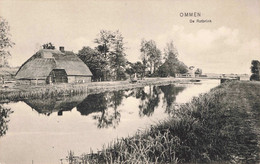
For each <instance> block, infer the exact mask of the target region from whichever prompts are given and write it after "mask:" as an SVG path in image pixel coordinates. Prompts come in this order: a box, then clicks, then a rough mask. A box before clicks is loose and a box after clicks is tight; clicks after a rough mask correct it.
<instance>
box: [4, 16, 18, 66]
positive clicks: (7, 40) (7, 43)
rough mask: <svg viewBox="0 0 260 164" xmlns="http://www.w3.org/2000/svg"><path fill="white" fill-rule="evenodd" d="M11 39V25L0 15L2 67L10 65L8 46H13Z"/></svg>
mask: <svg viewBox="0 0 260 164" xmlns="http://www.w3.org/2000/svg"><path fill="white" fill-rule="evenodd" d="M13 45H15V44H14V42H12V41H11V34H10V26H9V24H8V22H7V21H6V20H5V19H4V18H3V17H1V16H0V67H4V66H8V62H7V59H8V57H10V56H11V54H10V52H9V51H8V48H11V47H13Z"/></svg>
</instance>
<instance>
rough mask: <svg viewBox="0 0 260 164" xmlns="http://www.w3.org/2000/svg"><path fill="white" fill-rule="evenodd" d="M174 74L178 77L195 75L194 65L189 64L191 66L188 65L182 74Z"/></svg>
mask: <svg viewBox="0 0 260 164" xmlns="http://www.w3.org/2000/svg"><path fill="white" fill-rule="evenodd" d="M175 76H176V77H179V78H182V77H186V78H188V77H195V67H194V66H191V67H189V69H188V72H187V73H183V74H180V73H178V74H176V75H175Z"/></svg>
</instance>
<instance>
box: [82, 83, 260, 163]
mask: <svg viewBox="0 0 260 164" xmlns="http://www.w3.org/2000/svg"><path fill="white" fill-rule="evenodd" d="M259 98H260V84H259V83H256V84H254V83H249V82H248V83H246V82H245V83H243V82H231V83H226V84H222V85H220V86H218V87H216V88H214V89H212V90H211V91H210V92H209V93H206V94H204V95H200V96H198V97H195V98H193V99H192V101H191V102H189V103H186V104H183V105H181V106H180V107H179V108H178V109H175V110H174V111H172V113H173V114H172V117H171V118H169V119H168V120H165V121H162V122H160V123H158V124H157V125H155V126H151V127H150V128H149V129H147V130H145V131H139V132H137V133H136V134H135V135H134V136H132V137H131V136H129V137H126V138H122V139H117V140H115V141H113V142H111V143H110V144H107V145H105V146H104V147H103V148H102V149H101V151H98V152H96V153H93V152H91V153H89V154H84V155H82V156H81V157H80V158H79V160H78V162H81V163H83V162H84V163H258V162H259V138H260V134H259V127H260V124H259V118H256V117H255V115H258V116H259V114H260V103H258V100H259ZM256 102H257V103H256Z"/></svg>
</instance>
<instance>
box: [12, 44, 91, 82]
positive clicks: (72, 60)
mask: <svg viewBox="0 0 260 164" xmlns="http://www.w3.org/2000/svg"><path fill="white" fill-rule="evenodd" d="M15 77H16V79H18V80H19V81H20V82H21V83H36V84H39V83H47V84H51V83H85V82H90V81H91V77H92V73H91V71H90V70H89V68H88V66H87V65H86V64H85V63H84V62H83V61H82V60H81V59H79V58H78V57H77V56H76V55H75V54H74V53H73V52H69V51H64V48H63V47H60V50H52V49H42V50H39V51H38V52H37V53H36V54H34V55H33V56H32V57H31V58H29V59H28V60H27V61H26V62H25V63H24V64H23V65H22V66H21V67H20V69H19V70H18V71H17V73H16V76H15Z"/></svg>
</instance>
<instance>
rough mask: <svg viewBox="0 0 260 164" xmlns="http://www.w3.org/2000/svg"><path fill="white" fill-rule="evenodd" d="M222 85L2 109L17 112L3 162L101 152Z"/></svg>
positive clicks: (1, 152)
mask: <svg viewBox="0 0 260 164" xmlns="http://www.w3.org/2000/svg"><path fill="white" fill-rule="evenodd" d="M218 84H219V82H218V81H205V82H203V84H202V85H198V86H195V85H193V84H188V85H185V86H184V85H182V84H175V85H168V86H146V87H143V88H135V89H129V90H124V91H114V92H105V93H99V94H92V95H77V96H73V97H68V96H67V97H66V96H64V97H59V98H55V99H26V100H19V101H17V102H9V103H8V104H4V105H3V107H6V108H10V109H11V110H12V111H14V113H13V114H9V120H10V122H7V123H6V124H8V131H7V132H6V135H5V136H4V137H1V138H0V159H1V161H0V163H21V164H25V163H32V160H33V161H34V163H38V164H45V163H51V164H54V163H59V160H58V159H60V158H63V157H64V154H66V153H67V150H74V152H75V154H82V153H84V152H85V153H86V152H87V151H88V150H89V149H90V148H92V150H94V151H95V150H97V149H99V150H100V149H101V148H102V145H103V144H104V143H109V142H110V141H112V140H113V139H116V138H121V137H126V136H129V135H133V134H135V133H136V131H137V130H138V129H145V128H147V127H150V125H152V124H156V123H157V122H158V121H161V120H164V119H166V118H167V117H168V116H169V114H168V113H169V112H167V111H168V110H166V107H167V108H168V109H169V110H170V106H174V104H175V103H185V102H187V101H189V100H190V99H191V97H192V96H197V95H198V94H200V93H205V92H207V91H209V89H210V88H213V87H215V86H217V85H218ZM184 87H186V89H185V88H184ZM177 95H178V96H177ZM1 107H2V106H1ZM32 109H33V110H32ZM1 116H2V115H1ZM3 118H4V119H6V118H5V117H3ZM1 119H2V118H1ZM1 127H4V126H2V125H1ZM6 129H7V128H6ZM39 148H40V149H39ZM14 157H15V158H14Z"/></svg>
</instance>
